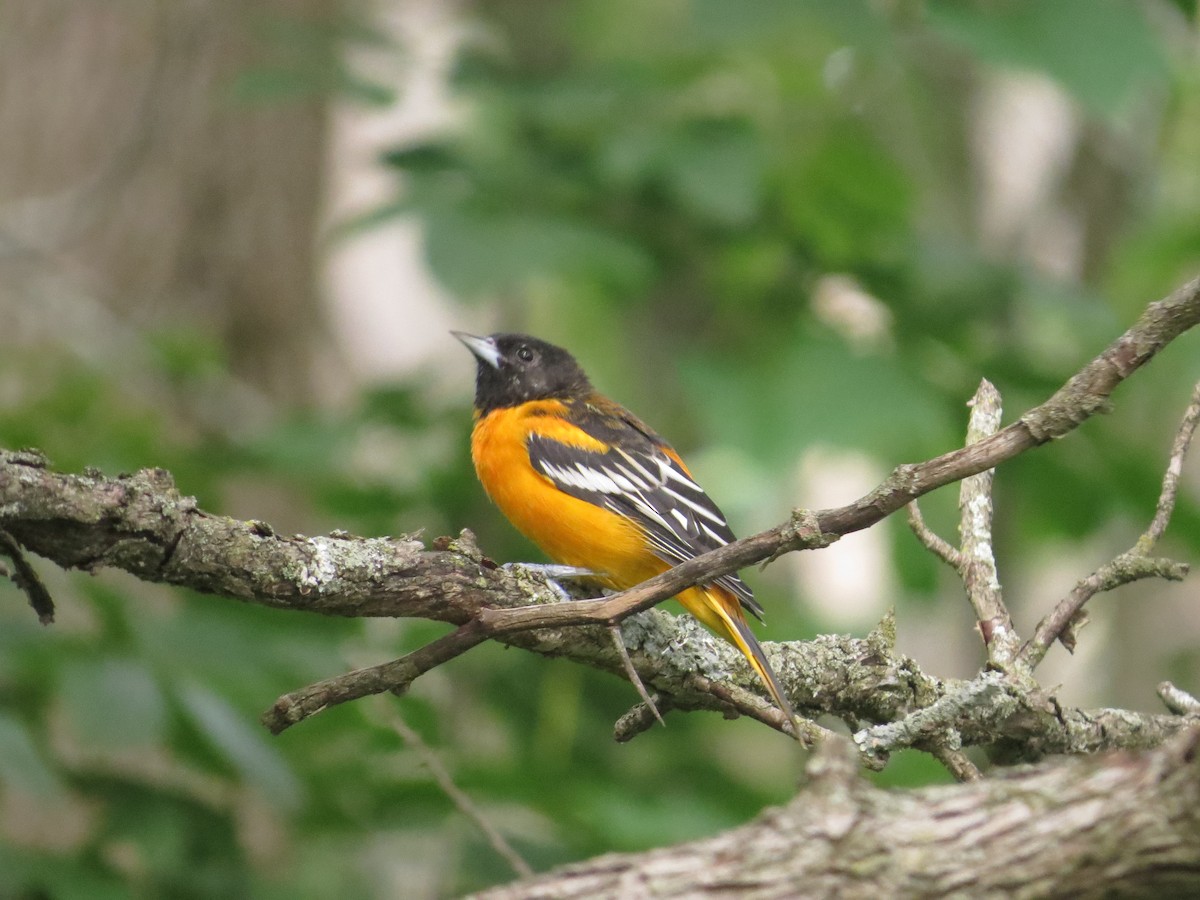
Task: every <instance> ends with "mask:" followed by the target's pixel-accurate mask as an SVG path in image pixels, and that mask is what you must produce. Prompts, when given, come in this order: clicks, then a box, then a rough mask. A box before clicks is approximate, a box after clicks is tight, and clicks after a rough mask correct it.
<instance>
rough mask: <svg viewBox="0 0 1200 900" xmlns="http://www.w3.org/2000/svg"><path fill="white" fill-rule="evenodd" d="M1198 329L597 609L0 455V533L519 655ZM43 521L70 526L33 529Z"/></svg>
mask: <svg viewBox="0 0 1200 900" xmlns="http://www.w3.org/2000/svg"><path fill="white" fill-rule="evenodd" d="M1198 322H1200V278H1197V279H1194V280H1192V281H1190V282H1189V283H1187V284H1185V285H1182V286H1181V287H1180V288H1178V289H1177V290H1176V291H1174V292H1173V293H1172V294H1171V295H1169V296H1168V297H1166V298H1164V299H1163V300H1160V301H1157V302H1155V303H1151V304H1150V305H1149V306H1148V307H1147V308H1146V309H1145V311H1144V312H1143V313H1142V315H1141V316H1140V317H1139V318H1138V320H1137V322H1136V323H1134V325H1133V326H1131V327H1130V328H1129V329H1128V330H1127V331H1126V332H1125V333H1124V334H1123V335H1122V336H1121V337H1119V338H1118V339H1116V340H1115V341H1113V342H1112V343H1111V344H1110V345H1109V346H1108V347H1107V348H1105V350H1104V351H1103V352H1102V353H1100V354H1099V355H1098V356H1096V357H1095V358H1094V359H1093V360H1092V361H1091V362H1089V363H1088V364H1087V365H1085V366H1084V367H1083V368H1082V369H1080V370H1079V371H1078V372H1077V373H1076V374H1075V375H1074V376H1073V377H1072V378H1071V379H1070V380H1069V381H1068V382H1067V383H1066V384H1064V385H1063V386H1062V388H1060V389H1059V390H1058V391H1057V392H1056V393H1055V394H1054V395H1053V396H1051V397H1050V398H1049V399H1048V400H1046V401H1045V402H1044V403H1042V404H1041V405H1040V406H1038V407H1035V408H1034V409H1031V410H1029V411H1028V412H1027V413H1026V414H1025V415H1023V416H1022V417H1021V418H1020V419H1019V420H1018V421H1016V422H1014V423H1013V424H1011V425H1009V426H1007V427H1006V428H1003V429H1001V430H1000V431H998V432H997V433H996V434H994V435H992V436H991V437H989V438H985V439H983V440H981V441H979V442H978V443H976V444H973V445H971V446H969V447H963V448H960V449H958V450H955V451H953V452H950V453H946V454H944V455H942V456H939V457H936V458H934V459H930V460H927V461H925V462H923V463H919V464H915V465H902V466H899V467H897V468H896V469H895V470H894V471H893V473H892V474H891V476H889V477H888V478H887V479H886V480H885V481H884V482H882V483H881V484H880V485H879V486H878V487H876V488H875V489H874V490H873V491H871V492H870V493H868V494H866V495H865V496H863V497H861V498H859V499H858V500H856V501H854V502H853V503H850V504H847V505H846V506H842V507H838V508H835V509H828V510H821V511H818V512H812V511H807V510H797V511H795V512H794V513H793V515H792V517H791V519H790V520H789V521H787V522H784V523H782V524H781V525H778V526H776V527H775V528H772V529H770V530H768V531H764V532H762V533H761V534H757V535H753V536H751V537H748V538H745V539H743V540H740V541H735V542H733V543H730V544H728V545H726V546H724V547H722V548H719V549H717V550H714V551H712V552H710V553H707V554H704V555H703V556H699V557H696V558H695V559H692V560H689V561H688V562H685V563H682V564H680V565H679V566H676V567H675V568H674V569H672V570H670V571H669V572H666V573H664V574H662V575H660V576H657V577H656V578H654V579H651V580H649V581H647V582H645V583H643V584H641V585H638V586H637V587H635V588H632V589H630V590H628V591H626V592H624V593H622V594H618V595H616V596H614V597H611V598H606V599H604V600H592V601H580V602H573V603H570V604H556V605H553V606H532V607H528V606H526V607H519V608H512V607H510V608H504V609H497V608H494V607H493V606H492V605H491V604H496V603H505V602H508V603H511V602H513V599H514V597H517V596H520V597H530V596H532V594H531V593H530V592H529V591H527V590H521V589H520V588H519V587H518V586H517V585H516V583H515V581H513V580H511V579H505V578H502V577H499V576H496V575H491V574H489V573H488V572H487V571H486V569H487V568H488V567H487V566H486V565H485V564H484V563H485V561H484V560H482V558H481V557H479V556H477V555H472V554H468V553H462V552H458V553H447V552H441V553H439V552H436V551H435V552H429V551H424V550H423V548H421V547H420V545H419V544H418V543H417V542H416V541H415V540H411V539H408V540H404V541H392V540H388V539H361V540H360V539H352V538H343V537H338V536H330V537H310V538H306V537H303V536H292V537H285V536H280V535H275V534H273V533H272V532H270V531H269V530H264V529H263V528H262V526H261V524H259V523H252V522H238V521H235V520H232V519H226V518H223V517H218V516H212V515H210V514H208V513H205V512H204V511H203V510H200V509H199V508H197V506H196V504H195V502H194V500H192V499H191V498H186V497H180V496H179V494H178V492H177V491H176V490H175V489H174V486H173V485H172V484H170V480H169V478H168V477H166V475H165V473H161V472H158V471H155V470H146V471H143V472H139V473H137V474H135V475H133V476H129V477H128V478H117V479H104V478H97V477H95V476H91V475H89V476H70V475H58V474H56V473H51V472H47V471H44V465H45V464H44V461H42V462H41V463H35V462H33V461H31V460H29V459H27V458H25V457H24V456H23V455H22V454H12V453H3V452H0V528H4V529H6V530H7V531H8V532H9V533H10V534H11V535H12V536H13V538H15V539H16V541H18V542H19V543H20V544H21V545H22V546H23V547H25V548H27V549H29V550H32V551H33V552H36V553H38V554H40V555H42V556H44V557H47V558H48V559H51V560H52V561H54V562H56V563H57V564H59V565H62V566H64V567H68V568H74V567H80V568H86V569H88V570H95V569H98V568H102V567H104V566H114V567H118V568H122V569H124V570H126V571H129V572H132V573H133V574H135V575H136V576H137V577H139V578H142V579H144V580H146V581H152V582H160V583H166V584H172V585H178V586H182V587H188V588H192V589H195V590H199V591H202V592H205V593H213V594H221V595H224V596H229V597H236V598H239V599H241V600H246V601H252V602H256V603H260V604H263V605H267V606H271V607H274V608H281V609H305V610H311V611H316V612H322V613H325V614H331V615H344V616H364V615H375V616H397V615H399V616H419V617H425V618H431V619H437V620H441V621H449V622H453V623H454V624H456V625H461V624H462V623H463V622H466V621H468V620H472V624H473V625H474V626H475V627H478V629H479V633H478V634H477V635H474V637H475V638H477V640H474V641H473V642H472V643H471V644H470V645H471V646H473V645H474V643H475V642H478V641H482V640H484V639H486V638H488V637H495V638H498V639H500V640H501V641H503V642H506V643H517V644H521V645H525V646H530V645H531V642H530V641H529V640H528V638H526V637H524V636H522V637H521V638H516V637H515V636H516V635H517V634H518V633H519V632H525V631H528V630H530V629H534V628H539V627H553V628H562V627H565V626H569V625H584V624H600V625H605V626H608V625H613V624H615V623H617V622H619V621H621V620H622V619H624V618H625V617H627V616H629V615H632V614H633V613H634V612H637V611H639V610H642V609H646V608H648V607H650V606H653V605H655V604H656V603H658V602H660V601H661V600H664V599H666V598H667V597H670V596H673V595H675V594H677V593H679V591H681V590H683V589H684V588H686V587H688V586H690V585H693V584H697V583H699V582H702V581H710V580H712V579H714V578H716V577H719V576H720V575H722V574H727V573H730V572H733V571H736V570H738V569H743V568H746V567H748V566H750V565H753V564H755V563H757V562H759V561H761V560H764V559H768V558H772V557H775V556H778V555H780V554H782V553H786V552H791V551H794V550H798V549H803V548H816V547H823V546H827V545H828V544H829V543H831V542H832V541H834V540H836V539H837V538H838V537H839V536H841V535H845V534H849V533H851V532H853V531H859V530H861V529H864V528H867V527H870V526H871V525H874V524H875V523H876V522H879V521H880V520H882V519H883V518H885V517H886V516H888V515H890V514H891V513H893V512H895V511H896V510H898V509H900V508H902V507H904V506H905V505H907V504H908V503H910V502H911V501H912V500H914V499H916V498H917V497H920V496H923V495H924V494H926V493H928V492H930V491H932V490H934V489H936V488H938V487H941V486H943V485H945V484H949V483H951V482H953V481H957V480H960V479H962V478H964V477H967V476H969V475H973V474H976V473H978V472H983V471H986V470H987V469H991V468H994V467H995V466H997V465H999V464H1000V463H1003V462H1005V461H1007V460H1009V459H1012V458H1013V457H1015V456H1017V455H1019V454H1021V453H1023V452H1025V451H1027V450H1029V449H1031V448H1033V447H1036V446H1039V445H1040V444H1043V443H1045V442H1047V441H1050V440H1052V439H1054V438H1058V437H1062V436H1063V435H1065V434H1067V433H1069V432H1070V431H1072V430H1073V429H1074V428H1076V427H1077V426H1078V425H1079V424H1080V423H1082V422H1084V421H1086V420H1087V419H1088V418H1090V417H1091V416H1092V415H1094V414H1095V413H1097V412H1099V411H1102V410H1105V409H1107V408H1108V404H1109V398H1110V396H1111V395H1112V393H1113V391H1114V390H1115V389H1116V387H1117V386H1118V385H1119V384H1120V383H1121V382H1122V381H1123V380H1124V379H1126V378H1128V377H1129V376H1130V375H1132V374H1133V373H1134V372H1135V371H1137V370H1138V369H1139V368H1140V367H1141V366H1142V365H1144V364H1145V363H1146V362H1147V361H1148V360H1150V359H1151V358H1152V357H1154V356H1155V355H1156V354H1157V353H1158V352H1159V351H1160V350H1161V349H1162V348H1163V347H1164V346H1166V345H1167V344H1168V343H1170V342H1171V341H1172V340H1174V339H1175V338H1177V337H1178V336H1179V335H1181V334H1183V333H1184V332H1185V331H1187V330H1188V329H1190V328H1192V327H1193V326H1195V325H1196V324H1197V323H1198ZM47 498H50V500H51V501H52V503H50V504H49V505H47ZM48 521H52V522H53V523H56V524H59V523H62V524H66V525H68V526H75V527H66V528H62V527H47V522H48ZM231 560H236V564H232V563H231V562H230V561H231ZM464 627H466V626H464ZM462 646H463V645H462V644H461V643H460V644H458V645H456V646H454V647H451V648H444V649H453V650H454V651H455V652H454V653H447V654H445V655H444V656H443V657H442V658H443V659H445V658H452V656H454V655H457V653H459V652H462V650H461V647H462ZM547 646H548V647H550V649H549V650H548V651H547V652H559V653H561V652H563V650H564V649H568V650H569V648H570V646H571V645H570V642H569V640H563V639H561V638H560V639H557V640H555V641H549V642H548V645H547ZM385 689H388V688H385ZM300 693H303V692H300ZM318 705H319V704H318ZM747 714H752V713H750V712H747ZM285 727H286V726H285ZM775 727H780V726H775ZM780 730H784V729H783V728H782V727H780Z"/></svg>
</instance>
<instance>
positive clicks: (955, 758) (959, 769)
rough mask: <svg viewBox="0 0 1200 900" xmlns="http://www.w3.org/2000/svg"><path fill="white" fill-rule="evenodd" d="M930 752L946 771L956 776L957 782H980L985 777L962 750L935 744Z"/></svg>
mask: <svg viewBox="0 0 1200 900" xmlns="http://www.w3.org/2000/svg"><path fill="white" fill-rule="evenodd" d="M929 752H930V753H931V754H932V755H933V757H934V759H936V760H937V761H938V762H940V763H941V764H942V765H943V766H945V767H946V770H947V771H948V772H949V773H950V774H951V775H953V776H954V780H955V781H978V780H979V779H980V778H982V777H983V773H982V772H980V771H979V768H978V767H977V766H976V765H975V763H973V762H971V760H970V758H969V757H968V756H967V754H965V753H963V752H962V750H960V749H956V748H953V747H949V746H947V745H946V744H935V745H934V746H933V747H931V748H929Z"/></svg>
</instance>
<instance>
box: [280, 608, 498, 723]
mask: <svg viewBox="0 0 1200 900" xmlns="http://www.w3.org/2000/svg"><path fill="white" fill-rule="evenodd" d="M489 636H490V635H489V634H488V632H487V631H486V630H485V629H484V628H482V627H481V626H480V625H479V623H478V621H476V620H472V621H470V622H468V623H467V624H465V625H462V626H460V627H458V628H456V629H455V630H454V631H452V632H450V633H449V634H444V635H442V636H441V637H440V638H438V639H437V640H435V641H431V642H430V643H428V644H426V645H425V646H424V647H421V648H420V649H418V650H414V651H413V652H412V653H409V654H407V655H406V656H402V657H400V658H399V659H393V660H391V661H390V662H386V663H380V664H379V665H376V666H367V667H366V668H363V669H355V670H354V671H353V672H346V673H345V674H342V675H337V676H335V677H333V678H327V679H326V680H324V681H319V682H317V683H316V684H310V685H308V686H307V687H303V688H300V689H299V690H297V691H292V692H291V693H290V694H284V695H283V696H282V697H280V698H279V699H278V700H276V701H275V702H274V703H273V704H272V705H271V708H270V709H268V710H267V711H266V712H264V713H263V714H262V717H261V721H262V723H263V725H265V726H266V727H267V730H269V731H270V732H271V734H279V733H280V732H282V731H284V730H286V729H288V728H290V727H291V726H293V725H295V724H297V723H299V722H302V721H304V720H305V719H307V718H309V717H310V716H314V715H316V714H317V713H319V712H322V711H324V710H326V709H328V708H329V707H331V706H338V705H339V704H342V703H347V702H349V701H351V700H358V699H360V698H361V697H367V696H370V695H371V694H382V693H385V692H387V691H391V692H392V693H394V694H402V693H404V691H406V690H407V689H408V687H409V685H411V684H412V683H413V682H414V681H415V680H416V679H417V678H418V677H420V676H421V675H424V674H425V673H426V672H428V671H429V670H430V669H433V668H436V667H437V666H440V665H441V664H442V663H445V662H449V661H450V660H452V659H454V658H455V657H457V656H461V655H462V654H464V653H466V652H467V651H468V650H470V649H471V648H472V647H476V646H478V645H479V644H482V643H483V642H484V641H485V640H487V639H488V637H489Z"/></svg>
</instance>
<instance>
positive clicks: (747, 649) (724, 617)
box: [702, 590, 796, 722]
mask: <svg viewBox="0 0 1200 900" xmlns="http://www.w3.org/2000/svg"><path fill="white" fill-rule="evenodd" d="M704 599H705V600H706V601H707V602H706V604H705V605H706V606H707V607H708V610H711V612H713V613H716V618H717V619H719V621H720V624H721V625H722V626H724V627H723V628H721V629H719V630H720V631H723V632H724V635H723V636H724V637H726V638H727V639H728V640H729V641H730V643H732V644H733V645H734V646H735V647H737V648H738V649H739V650H740V651H742V655H743V656H745V657H746V660H747V661H748V662H749V663H750V666H751V668H753V669H754V671H755V672H756V673H757V674H758V677H759V679H760V680H761V681H762V683H763V686H764V687H766V689H767V691H768V692H769V693H770V695H771V697H772V699H773V700H774V701H775V705H776V706H778V707H779V708H780V709H781V710H783V712H784V714H785V715H786V716H787V717H788V721H789V722H792V721H793V720H794V719H795V718H796V711H795V710H794V709H792V704H791V703H789V702H788V699H787V698H786V697H785V696H784V695H783V689H782V688H780V686H779V681H778V680H777V679H776V678H775V672H774V671H773V670H772V669H771V664H770V663H769V662H767V657H766V654H764V653H763V649H762V645H761V644H759V642H758V638H757V637H755V636H754V632H753V631H752V630H751V629H750V623H749V622H747V621H746V619H745V618H744V617H743V616H742V615H741V614H740V613H741V609H740V608H739V609H738V610H737V613H736V614H735V613H731V612H730V610H729V609H728V607H727V605H726V604H725V603H722V602H721V597H720V596H719V595H718V596H715V597H714V596H713V595H712V594H711V593H710V591H708V590H706V591H704ZM734 602H735V603H736V600H735V601H734ZM705 618H709V619H710V617H708V616H705V617H702V621H703V619H705ZM710 621H711V619H710Z"/></svg>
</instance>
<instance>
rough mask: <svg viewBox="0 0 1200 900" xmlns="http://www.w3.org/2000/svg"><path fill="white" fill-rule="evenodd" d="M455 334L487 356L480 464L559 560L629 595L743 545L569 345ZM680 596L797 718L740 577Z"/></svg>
mask: <svg viewBox="0 0 1200 900" xmlns="http://www.w3.org/2000/svg"><path fill="white" fill-rule="evenodd" d="M453 334H454V336H455V337H457V338H458V339H459V340H460V341H462V342H463V343H464V344H465V345H466V346H467V348H468V349H469V350H470V351H471V352H472V353H473V354H474V355H475V357H476V359H477V361H478V365H477V375H476V382H475V427H474V430H473V432H472V434H471V457H472V459H473V460H474V462H475V471H476V473H477V474H478V475H479V480H480V481H481V482H482V483H483V487H484V489H485V490H486V491H487V493H488V496H490V497H491V499H492V501H493V502H494V503H495V504H496V505H497V506H498V507H500V511H501V512H503V513H504V515H505V516H506V517H507V518H508V520H509V521H510V522H512V524H513V525H514V526H516V528H517V530H519V531H520V532H521V533H522V534H524V535H525V536H526V537H528V538H529V539H530V540H531V541H533V542H534V543H535V544H537V545H538V546H539V547H540V548H541V549H542V550H543V551H544V552H545V553H546V554H547V555H548V556H550V557H551V558H552V559H553V560H555V561H556V562H559V563H563V564H566V565H569V566H576V567H579V568H583V569H587V570H589V571H591V572H593V573H595V575H596V576H597V580H599V581H600V582H601V583H603V584H605V585H607V586H608V587H611V588H616V589H618V590H623V589H625V588H630V587H633V586H634V585H636V584H640V583H641V582H643V581H645V580H646V579H647V578H652V577H654V576H655V575H658V574H659V573H660V572H665V571H666V570H667V569H669V568H671V567H672V566H675V565H677V564H678V563H681V562H683V561H684V560H687V559H691V558H692V557H694V556H699V555H700V554H701V553H705V552H707V551H709V550H713V549H715V548H717V547H720V546H722V545H723V544H727V543H729V542H730V541H732V540H734V536H733V532H732V531H731V530H730V528H729V525H728V524H727V523H726V521H725V516H724V515H723V514H722V513H721V510H720V509H718V508H717V505H716V504H715V503H713V501H712V500H710V499H709V497H708V495H707V494H706V493H704V490H703V488H701V487H700V485H698V484H697V483H696V481H695V480H694V479H693V478H692V475H691V473H690V472H689V471H688V468H687V466H686V465H684V462H683V460H682V459H680V458H679V454H678V453H676V452H675V450H674V449H673V448H672V447H671V445H670V444H668V443H667V442H666V441H665V440H663V439H662V438H661V437H659V436H658V435H657V434H656V433H655V432H654V431H653V430H651V429H650V428H649V427H648V426H647V425H646V424H645V423H644V422H642V420H641V419H639V418H638V417H637V416H635V415H634V414H633V413H631V412H630V411H629V410H627V409H625V408H624V407H622V406H620V405H619V404H617V403H615V402H613V401H612V400H609V399H608V398H607V397H604V396H603V395H601V394H600V393H598V392H597V391H596V390H595V389H594V388H593V387H592V385H591V382H590V381H588V377H587V375H585V374H584V372H583V369H581V368H580V366H579V364H578V363H577V362H576V361H575V359H574V357H572V356H571V354H570V353H568V352H567V351H566V350H563V349H562V348H560V347H555V346H554V345H552V344H548V343H546V342H545V341H540V340H538V339H537V338H532V337H529V336H527V335H523V334H493V335H491V336H490V337H475V336H474V335H470V334H463V333H461V332H457V331H456V332H453ZM678 600H679V602H680V603H682V604H683V606H684V608H685V609H687V611H688V612H690V613H691V614H692V615H693V616H695V617H696V618H697V619H699V620H700V621H701V622H702V623H704V625H706V626H708V628H710V629H711V630H712V631H714V632H715V633H716V634H718V635H719V636H721V637H723V638H725V639H726V640H728V641H729V642H730V643H732V644H733V645H734V646H736V647H737V648H738V649H739V650H740V651H741V652H742V653H743V654H744V655H745V656H746V659H747V660H749V662H750V665H751V666H752V667H753V668H754V670H755V672H757V673H758V676H759V678H761V679H762V682H763V684H764V685H765V686H766V688H767V690H768V691H769V692H770V694H771V696H772V697H773V698H774V699H775V703H776V704H778V706H779V708H780V709H782V710H783V711H784V713H786V714H787V716H788V718H789V720H791V718H792V716H793V713H792V707H791V704H790V703H788V701H787V699H786V698H785V697H784V695H783V691H782V690H780V687H779V683H778V682H777V681H776V679H775V673H774V672H773V671H772V670H771V666H770V664H769V663H768V662H767V659H766V657H765V656H764V655H763V652H762V647H761V646H760V645H759V643H758V640H757V639H756V638H755V637H754V633H753V632H752V631H751V630H750V625H749V623H748V622H747V621H746V617H745V615H744V613H743V612H742V610H743V609H747V610H749V611H750V612H752V613H754V615H755V616H756V617H758V618H760V619H761V617H762V607H761V606H759V605H758V603H757V602H756V601H755V599H754V594H753V593H751V591H750V588H748V587H747V586H746V584H745V583H744V582H743V581H742V580H741V578H739V577H738V576H737V575H735V574H730V575H722V576H721V577H720V578H717V579H716V580H715V581H713V582H711V583H709V584H701V585H697V586H696V587H692V588H688V589H687V590H686V591H683V592H682V593H681V594H680V595H679V597H678Z"/></svg>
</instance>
